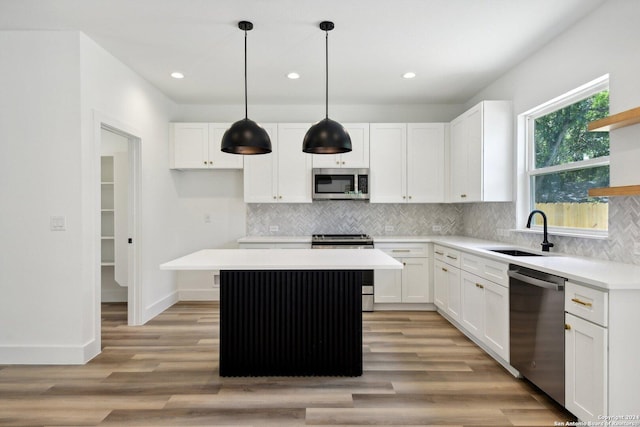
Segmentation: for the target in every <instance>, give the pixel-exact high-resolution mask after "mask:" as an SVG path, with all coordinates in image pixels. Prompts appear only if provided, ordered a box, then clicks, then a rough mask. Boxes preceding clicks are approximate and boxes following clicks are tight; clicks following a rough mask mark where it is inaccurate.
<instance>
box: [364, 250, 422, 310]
mask: <svg viewBox="0 0 640 427" xmlns="http://www.w3.org/2000/svg"><path fill="white" fill-rule="evenodd" d="M376 249H380V250H382V251H384V252H385V253H387V254H389V255H390V256H392V257H394V258H395V259H397V260H398V261H400V262H401V263H402V264H403V269H402V270H376V271H375V280H374V301H375V302H376V303H428V302H432V300H431V296H430V274H429V273H430V266H429V245H428V244H427V243H380V244H376Z"/></svg>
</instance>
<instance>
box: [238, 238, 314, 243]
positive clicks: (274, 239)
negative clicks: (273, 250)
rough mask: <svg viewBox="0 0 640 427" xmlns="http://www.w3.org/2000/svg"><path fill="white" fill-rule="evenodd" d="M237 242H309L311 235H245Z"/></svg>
mask: <svg viewBox="0 0 640 427" xmlns="http://www.w3.org/2000/svg"><path fill="white" fill-rule="evenodd" d="M237 242H238V243H309V244H311V236H245V237H241V238H239V239H238V240H237Z"/></svg>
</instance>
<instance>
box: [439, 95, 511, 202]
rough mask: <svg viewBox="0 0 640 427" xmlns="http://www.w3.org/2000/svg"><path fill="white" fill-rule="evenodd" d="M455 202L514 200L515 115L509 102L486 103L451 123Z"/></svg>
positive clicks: (451, 199) (452, 180)
mask: <svg viewBox="0 0 640 427" xmlns="http://www.w3.org/2000/svg"><path fill="white" fill-rule="evenodd" d="M450 144H451V145H450V147H451V172H450V173H451V175H450V177H451V191H450V201H452V202H507V201H511V200H512V198H513V189H512V181H513V172H512V170H513V169H512V165H513V161H514V159H513V114H512V112H511V102H509V101H483V102H481V103H479V104H478V105H476V106H474V107H473V108H471V109H470V110H468V111H466V112H464V113H463V114H462V115H460V116H459V117H457V118H456V119H454V120H453V121H452V122H451V142H450Z"/></svg>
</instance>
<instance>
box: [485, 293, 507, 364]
mask: <svg viewBox="0 0 640 427" xmlns="http://www.w3.org/2000/svg"><path fill="white" fill-rule="evenodd" d="M481 283H483V286H484V305H483V318H484V330H483V336H482V341H483V342H484V343H485V344H486V345H487V346H488V347H489V348H490V349H492V350H493V351H494V352H496V354H498V356H500V357H502V358H503V359H504V360H505V361H506V362H509V288H507V287H504V286H501V285H498V284H496V283H493V282H491V281H485V282H481Z"/></svg>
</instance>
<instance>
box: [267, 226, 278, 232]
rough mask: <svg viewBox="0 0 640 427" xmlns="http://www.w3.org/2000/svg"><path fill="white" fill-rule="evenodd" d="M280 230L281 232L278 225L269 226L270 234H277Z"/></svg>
mask: <svg viewBox="0 0 640 427" xmlns="http://www.w3.org/2000/svg"><path fill="white" fill-rule="evenodd" d="M278 230H280V227H278V226H277V225H270V226H269V232H270V233H275V232H276V231H278Z"/></svg>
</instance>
